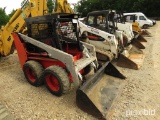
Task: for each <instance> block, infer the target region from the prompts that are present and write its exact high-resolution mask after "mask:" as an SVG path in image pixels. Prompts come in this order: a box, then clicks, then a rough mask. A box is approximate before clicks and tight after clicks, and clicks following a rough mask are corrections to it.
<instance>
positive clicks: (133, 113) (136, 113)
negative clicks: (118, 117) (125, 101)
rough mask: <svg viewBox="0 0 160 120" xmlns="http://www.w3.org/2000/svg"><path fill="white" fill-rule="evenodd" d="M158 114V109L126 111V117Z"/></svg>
mask: <svg viewBox="0 0 160 120" xmlns="http://www.w3.org/2000/svg"><path fill="white" fill-rule="evenodd" d="M155 114H156V110H155V109H154V110H151V109H149V110H146V109H143V110H127V111H126V117H131V116H133V117H137V116H141V115H144V116H150V115H155Z"/></svg>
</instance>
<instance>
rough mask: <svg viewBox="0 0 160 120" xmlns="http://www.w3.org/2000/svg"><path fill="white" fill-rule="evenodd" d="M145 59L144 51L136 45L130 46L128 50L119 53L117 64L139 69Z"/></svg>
mask: <svg viewBox="0 0 160 120" xmlns="http://www.w3.org/2000/svg"><path fill="white" fill-rule="evenodd" d="M143 61H144V54H143V51H142V50H140V49H138V48H137V47H135V46H129V48H128V49H127V50H124V52H123V53H122V54H120V55H119V59H118V61H117V65H118V66H120V67H125V68H130V69H135V70H138V69H139V68H140V67H141V66H142V64H143Z"/></svg>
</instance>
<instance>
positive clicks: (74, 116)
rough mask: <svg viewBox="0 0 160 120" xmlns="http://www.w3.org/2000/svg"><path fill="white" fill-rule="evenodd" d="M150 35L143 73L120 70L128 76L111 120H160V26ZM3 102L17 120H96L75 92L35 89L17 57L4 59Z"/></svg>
mask: <svg viewBox="0 0 160 120" xmlns="http://www.w3.org/2000/svg"><path fill="white" fill-rule="evenodd" d="M148 31H150V32H151V33H152V35H153V36H152V37H145V38H146V39H147V41H148V42H147V47H146V49H145V50H144V53H145V59H144V64H143V66H142V68H140V70H130V69H124V68H120V67H118V69H119V70H120V71H122V72H123V74H124V75H126V76H127V79H126V83H127V84H126V85H125V87H124V89H123V92H122V95H121V96H120V98H119V99H118V101H117V103H116V104H115V108H114V112H113V115H112V116H111V118H110V119H111V120H124V119H129V120H135V119H137V120H160V100H159V99H160V91H159V90H160V88H159V86H160V80H159V73H160V61H159V60H160V53H159V45H160V40H159V38H160V22H159V21H158V22H157V24H156V25H155V26H154V27H151V28H150V29H149V30H148ZM0 66H1V67H0V76H1V78H0V91H1V94H0V102H1V103H3V104H5V105H6V107H7V108H8V109H9V111H11V113H12V115H13V116H14V119H15V120H22V119H23V120H45V119H46V120H64V119H65V120H94V119H95V118H94V117H92V116H90V115H88V114H86V113H84V112H83V111H81V110H80V109H79V108H78V107H77V106H76V103H75V102H76V101H75V91H74V90H71V91H70V92H69V94H66V95H63V96H62V97H56V96H53V95H52V94H51V93H49V91H48V90H47V89H46V88H45V86H41V87H34V86H31V85H30V84H29V83H28V82H27V81H26V79H25V77H24V74H23V72H22V69H21V67H20V64H19V60H18V56H17V54H16V53H14V54H13V55H10V56H8V57H5V58H1V59H0Z"/></svg>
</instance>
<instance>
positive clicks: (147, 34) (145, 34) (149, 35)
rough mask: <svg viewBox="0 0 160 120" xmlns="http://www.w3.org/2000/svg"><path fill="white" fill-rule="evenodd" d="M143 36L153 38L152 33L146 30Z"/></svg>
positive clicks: (142, 33)
mask: <svg viewBox="0 0 160 120" xmlns="http://www.w3.org/2000/svg"><path fill="white" fill-rule="evenodd" d="M141 35H144V36H147V37H151V36H152V35H151V33H150V32H148V30H145V29H142V30H141Z"/></svg>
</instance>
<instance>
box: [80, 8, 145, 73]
mask: <svg viewBox="0 0 160 120" xmlns="http://www.w3.org/2000/svg"><path fill="white" fill-rule="evenodd" d="M114 14H115V12H112V11H110V10H102V11H94V12H90V13H88V15H87V18H86V23H85V24H84V23H83V22H81V21H78V22H79V23H78V25H79V29H80V36H81V38H82V39H83V41H85V42H88V43H90V44H92V45H95V47H96V52H97V58H98V60H101V61H108V60H109V61H113V60H117V65H118V66H121V67H126V68H130V69H136V70H137V69H139V68H140V67H141V66H142V64H143V60H144V54H143V51H142V50H140V49H139V48H137V46H136V44H134V45H135V46H133V45H132V43H133V41H132V40H129V39H124V36H123V32H122V31H119V30H117V27H116V26H115V21H114Z"/></svg>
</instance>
